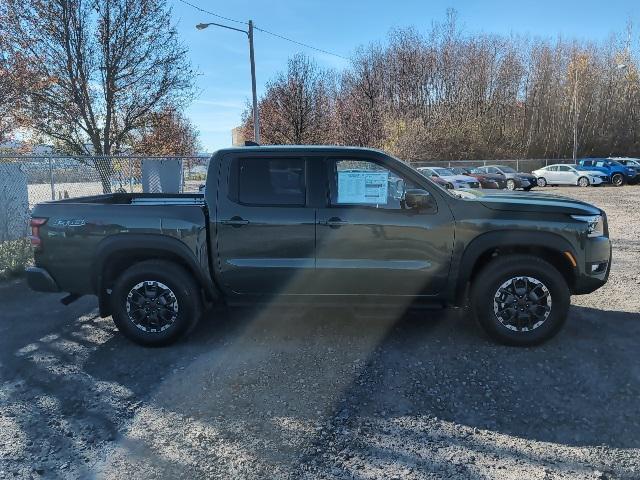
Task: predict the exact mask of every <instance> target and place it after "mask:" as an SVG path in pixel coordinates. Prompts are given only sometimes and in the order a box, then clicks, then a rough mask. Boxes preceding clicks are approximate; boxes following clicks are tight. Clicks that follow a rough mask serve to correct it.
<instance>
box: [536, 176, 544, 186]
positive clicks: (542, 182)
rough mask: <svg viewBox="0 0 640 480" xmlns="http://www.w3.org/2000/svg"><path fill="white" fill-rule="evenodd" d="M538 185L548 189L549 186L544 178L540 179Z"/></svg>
mask: <svg viewBox="0 0 640 480" xmlns="http://www.w3.org/2000/svg"><path fill="white" fill-rule="evenodd" d="M536 183H537V184H538V186H539V187H546V186H547V179H546V178H544V177H540V178H539V179H538V180H537V181H536Z"/></svg>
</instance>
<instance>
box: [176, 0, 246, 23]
mask: <svg viewBox="0 0 640 480" xmlns="http://www.w3.org/2000/svg"><path fill="white" fill-rule="evenodd" d="M178 1H179V2H181V3H184V4H185V5H189V6H190V7H192V8H195V9H196V10H199V11H201V12H202V13H207V14H209V15H213V16H214V17H218V18H222V19H224V20H227V21H228V22H235V23H242V24H244V25H247V22H243V21H242V20H236V19H235V18H229V17H225V16H224V15H218V14H217V13H213V12H210V11H209V10H205V9H204V8H200V7H199V6H197V5H194V4H193V3H189V2H187V0H178Z"/></svg>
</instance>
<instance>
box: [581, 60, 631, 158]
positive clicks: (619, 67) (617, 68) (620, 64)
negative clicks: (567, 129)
mask: <svg viewBox="0 0 640 480" xmlns="http://www.w3.org/2000/svg"><path fill="white" fill-rule="evenodd" d="M627 67H628V66H627V65H626V64H624V63H618V64H617V65H616V70H626V69H627ZM577 156H578V68H577V67H576V68H575V84H574V87H573V163H578V162H577V159H576V157H577Z"/></svg>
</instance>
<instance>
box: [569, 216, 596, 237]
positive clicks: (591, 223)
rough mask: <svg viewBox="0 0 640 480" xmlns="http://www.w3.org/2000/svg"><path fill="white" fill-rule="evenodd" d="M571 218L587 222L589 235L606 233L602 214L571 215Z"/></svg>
mask: <svg viewBox="0 0 640 480" xmlns="http://www.w3.org/2000/svg"><path fill="white" fill-rule="evenodd" d="M571 218H573V219H574V220H579V221H581V222H585V223H586V224H587V237H601V236H602V235H604V222H603V221H602V215H571Z"/></svg>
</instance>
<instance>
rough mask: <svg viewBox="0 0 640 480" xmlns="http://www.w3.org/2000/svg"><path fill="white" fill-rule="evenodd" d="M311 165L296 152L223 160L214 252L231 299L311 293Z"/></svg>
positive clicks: (233, 156)
mask: <svg viewBox="0 0 640 480" xmlns="http://www.w3.org/2000/svg"><path fill="white" fill-rule="evenodd" d="M310 164H311V160H309V159H307V158H305V157H304V156H303V155H301V154H298V153H295V152H293V153H287V152H251V151H247V153H244V152H242V153H236V154H231V153H230V154H228V155H226V156H224V157H222V159H221V163H220V165H219V168H220V170H219V176H218V195H217V199H216V212H215V223H214V225H213V228H214V229H215V232H213V233H214V236H213V238H215V240H216V242H217V243H216V245H215V248H214V249H212V251H214V252H216V257H215V261H216V265H215V268H216V270H217V272H218V274H219V276H220V279H221V282H222V287H223V288H224V289H225V290H226V291H227V293H232V294H233V293H235V294H249V295H253V294H257V295H287V294H304V293H311V292H308V291H307V288H308V286H309V281H310V280H311V279H312V278H313V274H314V268H315V228H316V227H315V223H316V209H315V208H313V207H312V206H311V201H310V194H309V188H308V184H309V182H308V178H309V172H310V169H311V167H310Z"/></svg>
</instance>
